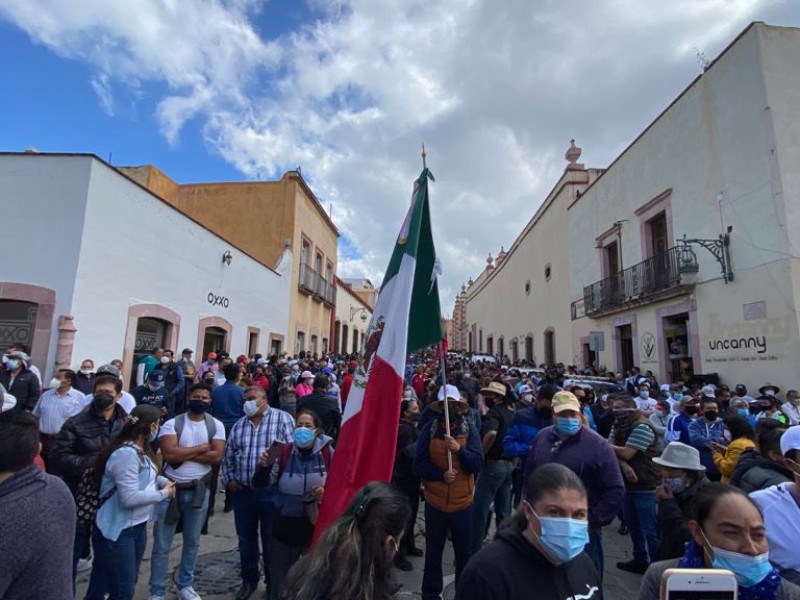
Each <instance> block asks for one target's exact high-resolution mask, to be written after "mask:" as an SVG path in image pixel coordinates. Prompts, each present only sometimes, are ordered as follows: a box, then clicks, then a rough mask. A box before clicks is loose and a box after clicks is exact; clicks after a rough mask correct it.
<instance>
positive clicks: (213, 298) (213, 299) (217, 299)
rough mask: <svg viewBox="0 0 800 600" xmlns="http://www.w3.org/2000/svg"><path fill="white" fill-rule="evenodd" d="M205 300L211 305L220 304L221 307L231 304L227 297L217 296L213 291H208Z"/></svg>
mask: <svg viewBox="0 0 800 600" xmlns="http://www.w3.org/2000/svg"><path fill="white" fill-rule="evenodd" d="M206 300H208V303H209V304H210V305H211V306H221V307H222V308H228V307H229V306H230V304H231V303H230V301H229V300H228V298H227V297H225V296H217V295H216V294H214V293H213V292H208V296H207V297H206Z"/></svg>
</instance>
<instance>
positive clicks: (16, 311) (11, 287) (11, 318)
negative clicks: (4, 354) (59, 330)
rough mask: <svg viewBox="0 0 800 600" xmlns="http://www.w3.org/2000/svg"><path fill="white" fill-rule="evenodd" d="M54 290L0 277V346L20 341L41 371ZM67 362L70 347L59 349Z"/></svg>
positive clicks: (46, 354) (49, 329) (51, 322)
mask: <svg viewBox="0 0 800 600" xmlns="http://www.w3.org/2000/svg"><path fill="white" fill-rule="evenodd" d="M55 307H56V292H55V290H51V289H49V288H45V287H41V286H38V285H31V284H28V283H15V282H10V281H0V350H5V349H6V347H7V346H8V345H9V344H12V343H15V342H16V343H18V344H24V345H25V346H27V347H28V349H29V350H30V356H31V359H32V361H33V363H34V364H35V365H36V366H38V367H39V368H40V369H41V370H42V371H44V370H45V368H46V367H47V359H48V355H49V353H50V338H51V335H52V332H53V314H54V312H55ZM59 352H63V353H64V354H65V356H67V357H68V358H66V359H65V360H67V363H66V365H67V366H69V357H71V355H72V347H71V346H70V347H68V348H67V347H64V348H61V349H59Z"/></svg>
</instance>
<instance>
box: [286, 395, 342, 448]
mask: <svg viewBox="0 0 800 600" xmlns="http://www.w3.org/2000/svg"><path fill="white" fill-rule="evenodd" d="M304 408H305V409H308V410H311V411H313V412H314V414H316V415H317V416H318V417H319V418H320V419H322V427H323V428H324V429H325V435H327V436H329V437H332V438H333V439H334V440H336V436H338V435H339V427H341V425H342V413H341V412H339V405H338V404H337V403H336V400H334V399H333V398H331V397H330V396H326V395H325V393H324V392H321V391H319V390H314V391H313V392H311V393H310V394H308V395H307V396H303V397H302V398H298V400H297V413H299V412H300V411H301V410H303V409H304Z"/></svg>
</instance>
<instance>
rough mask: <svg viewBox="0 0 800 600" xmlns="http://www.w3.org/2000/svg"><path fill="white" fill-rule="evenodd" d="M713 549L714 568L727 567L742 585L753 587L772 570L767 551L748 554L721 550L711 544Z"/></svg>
mask: <svg viewBox="0 0 800 600" xmlns="http://www.w3.org/2000/svg"><path fill="white" fill-rule="evenodd" d="M711 549H712V550H713V551H714V560H713V561H712V563H711V566H713V567H714V568H715V569H728V570H729V571H732V572H733V574H734V575H736V581H738V582H739V585H741V586H743V587H753V586H754V585H756V584H757V583H761V582H762V581H763V580H764V578H765V577H766V576H767V575H769V574H770V572H771V571H772V563H770V562H769V552H765V553H764V554H759V555H758V556H750V555H748V554H740V553H738V552H731V551H730V550H723V549H721V548H717V547H715V546H711Z"/></svg>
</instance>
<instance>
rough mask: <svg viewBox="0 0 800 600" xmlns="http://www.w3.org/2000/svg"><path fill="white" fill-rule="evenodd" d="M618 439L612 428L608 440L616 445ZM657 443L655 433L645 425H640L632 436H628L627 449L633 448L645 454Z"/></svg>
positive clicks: (632, 432) (635, 428) (634, 429)
mask: <svg viewBox="0 0 800 600" xmlns="http://www.w3.org/2000/svg"><path fill="white" fill-rule="evenodd" d="M615 439H616V431H615V430H614V428H613V427H612V428H611V434H610V435H609V436H608V440H609V441H610V442H611V443H612V444H614V443H615ZM655 441H656V435H655V433H653V429H652V428H651V427H649V426H647V425H645V424H644V423H640V424H639V425H637V426H636V427H634V428H633V431H631V434H630V435H629V436H628V439H627V440H626V442H625V447H626V448H633V449H634V450H638V451H639V452H644V451H645V450H647V449H648V448H649V447H650V446H652V445H653V442H655Z"/></svg>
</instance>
